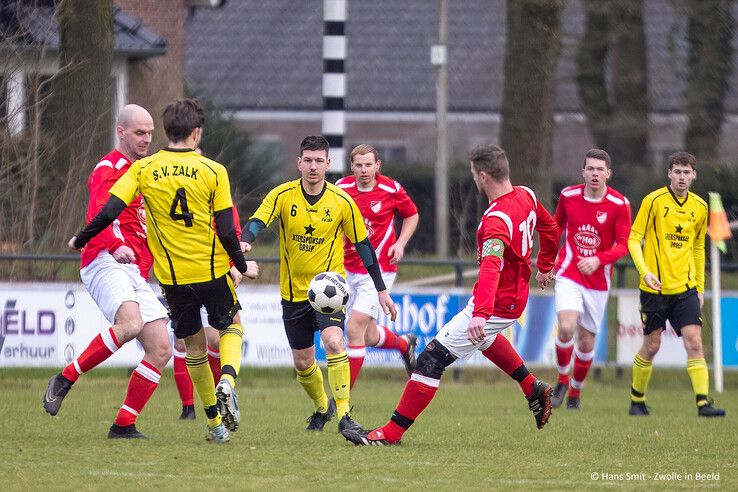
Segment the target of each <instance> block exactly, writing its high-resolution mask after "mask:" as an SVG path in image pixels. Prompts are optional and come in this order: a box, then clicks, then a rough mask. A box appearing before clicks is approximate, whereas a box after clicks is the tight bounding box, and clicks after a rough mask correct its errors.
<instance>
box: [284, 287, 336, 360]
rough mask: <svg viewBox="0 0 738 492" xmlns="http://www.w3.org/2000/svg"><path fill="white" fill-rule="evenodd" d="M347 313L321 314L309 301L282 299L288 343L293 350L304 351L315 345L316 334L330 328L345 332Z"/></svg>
mask: <svg viewBox="0 0 738 492" xmlns="http://www.w3.org/2000/svg"><path fill="white" fill-rule="evenodd" d="M345 319H346V312H345V311H343V310H342V311H340V312H338V313H335V314H323V313H319V312H318V311H316V310H315V309H313V308H312V306H311V305H310V303H309V302H308V301H300V302H290V301H285V300H284V299H282V321H284V331H285V332H286V333H287V341H288V342H289V344H290V348H292V349H293V350H302V349H306V348H310V347H312V346H313V345H315V332H316V331H323V330H324V329H326V328H328V327H329V326H337V327H339V328H341V329H342V330H343V322H344V321H345Z"/></svg>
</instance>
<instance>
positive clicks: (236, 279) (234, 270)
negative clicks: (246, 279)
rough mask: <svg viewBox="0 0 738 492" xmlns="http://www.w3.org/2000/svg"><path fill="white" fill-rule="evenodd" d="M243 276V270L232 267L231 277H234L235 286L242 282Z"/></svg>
mask: <svg viewBox="0 0 738 492" xmlns="http://www.w3.org/2000/svg"><path fill="white" fill-rule="evenodd" d="M242 278H243V275H241V272H239V271H238V268H236V267H234V266H232V267H231V279H233V287H234V288H236V287H238V284H240V283H241V279H242Z"/></svg>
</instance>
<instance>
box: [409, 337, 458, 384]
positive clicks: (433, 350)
mask: <svg viewBox="0 0 738 492" xmlns="http://www.w3.org/2000/svg"><path fill="white" fill-rule="evenodd" d="M455 360H456V357H454V356H453V355H452V354H451V352H449V351H448V349H447V348H446V347H444V346H443V345H441V344H440V343H439V342H438V340H436V339H435V338H434V339H433V340H431V342H430V343H429V344H428V345H426V347H425V350H424V351H423V353H422V354H420V357H418V365H417V366H416V367H415V372H417V373H418V374H421V375H423V376H426V377H429V378H433V379H441V376H443V372H444V371H445V370H446V368H447V367H448V366H450V365H451V364H453V362H454V361H455Z"/></svg>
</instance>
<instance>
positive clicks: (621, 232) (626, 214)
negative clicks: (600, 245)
mask: <svg viewBox="0 0 738 492" xmlns="http://www.w3.org/2000/svg"><path fill="white" fill-rule="evenodd" d="M613 226H614V227H615V244H613V246H612V248H610V249H607V250H605V251H602V252H601V253H597V255H596V256H597V257H598V258H599V259H600V264H601V265H609V264H611V263H615V262H616V261H618V260H619V259H620V258H622V257H623V256H625V255H627V254H628V241H629V236H630V204H628V203H627V202H626V204H625V205H624V206H623V207H622V208H621V209H620V210H619V213H618V216H617V218H616V220H615V224H613Z"/></svg>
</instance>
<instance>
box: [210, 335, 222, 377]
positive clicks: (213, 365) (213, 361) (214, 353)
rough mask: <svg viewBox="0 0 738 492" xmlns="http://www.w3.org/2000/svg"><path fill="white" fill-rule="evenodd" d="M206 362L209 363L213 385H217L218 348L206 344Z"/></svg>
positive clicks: (219, 374)
mask: <svg viewBox="0 0 738 492" xmlns="http://www.w3.org/2000/svg"><path fill="white" fill-rule="evenodd" d="M208 364H210V371H212V373H213V381H214V382H215V386H218V383H219V382H220V377H221V372H220V350H218V349H214V348H213V347H211V346H210V345H208Z"/></svg>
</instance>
